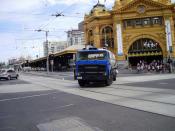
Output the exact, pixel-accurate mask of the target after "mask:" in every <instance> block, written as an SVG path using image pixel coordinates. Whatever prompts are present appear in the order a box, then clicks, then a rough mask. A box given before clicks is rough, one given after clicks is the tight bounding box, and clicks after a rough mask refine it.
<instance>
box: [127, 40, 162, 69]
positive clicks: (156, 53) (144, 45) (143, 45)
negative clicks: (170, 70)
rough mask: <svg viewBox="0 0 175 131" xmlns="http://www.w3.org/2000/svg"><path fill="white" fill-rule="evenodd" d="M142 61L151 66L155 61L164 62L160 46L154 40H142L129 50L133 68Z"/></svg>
mask: <svg viewBox="0 0 175 131" xmlns="http://www.w3.org/2000/svg"><path fill="white" fill-rule="evenodd" d="M140 60H142V61H143V60H144V61H145V62H146V63H148V64H150V63H151V62H152V61H154V60H157V61H158V60H159V61H162V60H163V52H162V49H161V47H160V44H159V43H158V42H156V41H155V40H153V39H149V38H141V39H138V40H136V41H135V42H134V43H133V44H132V45H131V46H130V48H129V51H128V61H129V64H130V65H131V66H136V65H137V63H138V62H139V61H140Z"/></svg>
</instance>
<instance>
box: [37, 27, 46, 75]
mask: <svg viewBox="0 0 175 131" xmlns="http://www.w3.org/2000/svg"><path fill="white" fill-rule="evenodd" d="M35 31H37V32H42V31H43V32H45V35H46V52H47V54H46V57H47V60H46V71H47V74H49V43H48V32H49V31H48V30H41V29H39V30H35Z"/></svg>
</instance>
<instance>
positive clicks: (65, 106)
mask: <svg viewBox="0 0 175 131" xmlns="http://www.w3.org/2000/svg"><path fill="white" fill-rule="evenodd" d="M70 106H74V104H68V105H64V106H60V107H55V108H52V109H45V110H40V111H41V112H44V111H52V110H59V109H63V108H67V107H70Z"/></svg>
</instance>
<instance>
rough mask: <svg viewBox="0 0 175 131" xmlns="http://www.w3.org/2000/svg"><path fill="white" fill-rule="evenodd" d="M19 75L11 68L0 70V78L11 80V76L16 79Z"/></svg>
mask: <svg viewBox="0 0 175 131" xmlns="http://www.w3.org/2000/svg"><path fill="white" fill-rule="evenodd" d="M18 77H19V75H18V73H16V72H15V71H14V70H13V69H2V70H0V79H7V80H11V79H12V78H15V79H18Z"/></svg>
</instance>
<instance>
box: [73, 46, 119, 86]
mask: <svg viewBox="0 0 175 131" xmlns="http://www.w3.org/2000/svg"><path fill="white" fill-rule="evenodd" d="M116 76H117V71H116V59H115V55H114V54H113V53H112V52H111V51H109V50H107V49H97V48H94V47H91V48H88V49H86V48H84V49H82V50H79V51H78V52H77V54H76V61H75V70H74V78H75V79H76V80H78V83H79V85H80V87H84V86H85V85H86V84H89V83H91V82H103V83H104V84H105V85H106V86H109V85H111V84H112V82H113V81H116Z"/></svg>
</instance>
